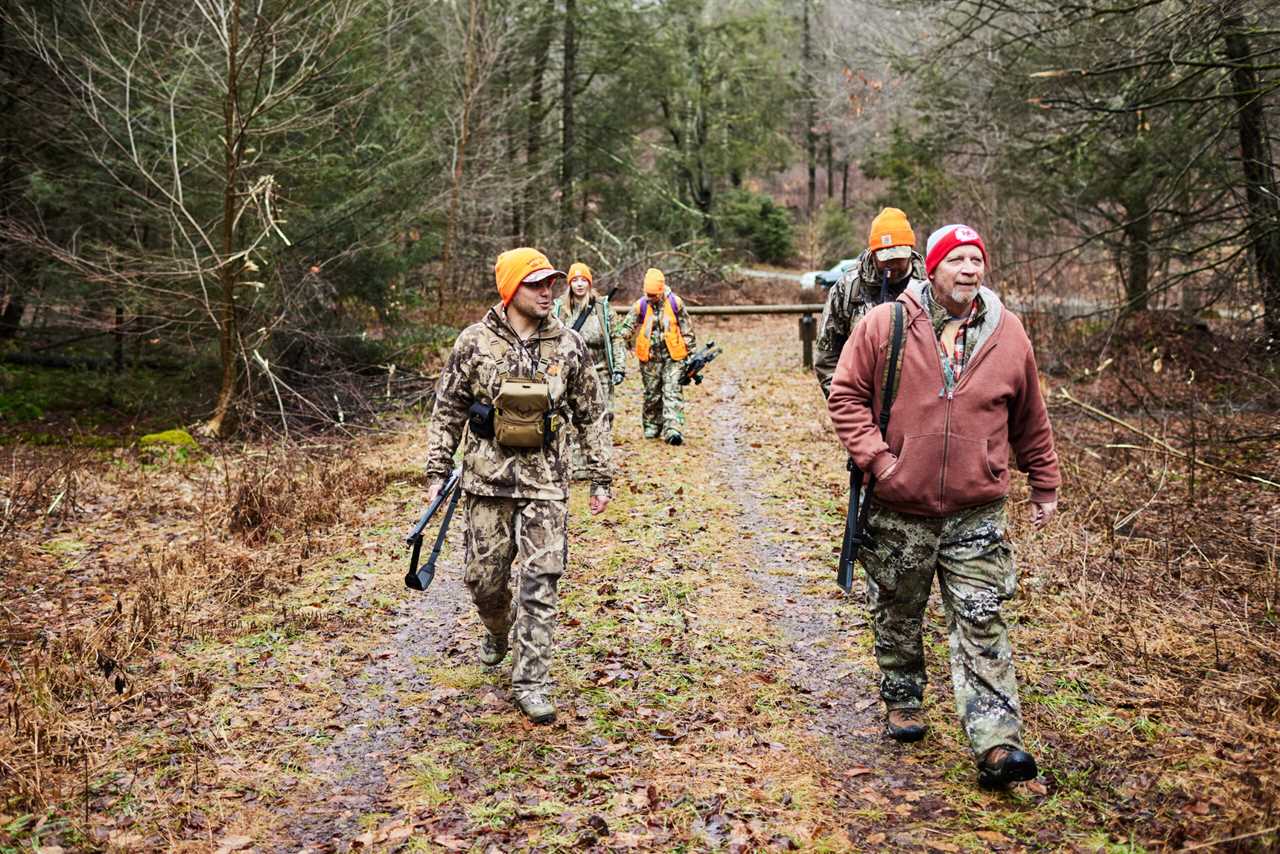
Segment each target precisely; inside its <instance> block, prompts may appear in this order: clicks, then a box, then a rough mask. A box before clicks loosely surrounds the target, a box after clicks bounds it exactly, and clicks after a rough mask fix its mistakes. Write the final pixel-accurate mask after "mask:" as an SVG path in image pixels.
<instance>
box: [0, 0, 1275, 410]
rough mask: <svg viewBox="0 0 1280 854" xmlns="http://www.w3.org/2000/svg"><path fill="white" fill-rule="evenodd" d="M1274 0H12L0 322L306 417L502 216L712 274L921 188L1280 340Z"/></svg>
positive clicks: (401, 354) (1011, 259)
mask: <svg viewBox="0 0 1280 854" xmlns="http://www.w3.org/2000/svg"><path fill="white" fill-rule="evenodd" d="M1266 9H1267V4H1265V3H1262V2H1247V1H1246V2H1235V0H1232V1H1231V2H1178V3H1172V2H1137V3H1132V4H1110V3H1084V4H1067V5H1062V4H1059V3H1035V2H1025V3H1004V2H986V0H983V1H982V2H972V0H948V1H947V2H922V3H913V4H890V5H884V6H882V5H878V4H875V3H863V2H855V0H829V2H818V0H787V2H774V0H734V2H710V0H672V2H660V3H646V4H628V3H619V2H614V0H536V2H533V1H532V0H531V2H506V0H465V2H463V0H460V1H459V2H424V3H415V4H405V3H392V2H385V0H258V2H250V0H194V2H191V3H175V2H165V0H128V2H125V0H49V2H39V3H34V2H21V0H4V2H3V3H2V4H0V27H2V29H0V75H3V81H4V85H3V98H4V110H3V113H2V114H0V186H2V187H3V193H2V194H0V205H2V208H0V237H2V238H3V244H2V246H0V318H2V320H0V337H3V339H4V345H3V346H4V348H5V350H4V352H5V353H6V356H7V358H8V359H9V361H10V362H11V363H13V362H14V361H23V360H25V362H26V363H28V364H30V363H36V364H46V365H47V364H53V363H56V362H57V361H58V359H63V360H67V359H70V360H72V361H78V362H79V363H81V364H85V365H90V366H99V365H101V366H106V367H112V366H113V367H114V368H115V369H116V370H120V369H122V368H128V367H153V368H158V369H166V370H171V371H178V372H180V373H179V375H180V376H183V377H185V378H184V379H182V380H180V381H176V382H175V384H176V385H178V386H181V387H183V388H184V389H186V390H188V391H190V392H191V393H192V400H191V403H192V405H193V406H194V407H195V409H196V410H198V411H199V412H201V413H203V414H202V416H201V418H202V420H203V422H204V425H205V428H206V429H207V430H208V431H209V432H211V433H213V434H216V435H229V434H230V433H231V432H233V431H234V430H235V429H236V427H237V426H238V425H239V424H242V423H243V422H244V420H245V418H246V417H249V418H250V419H251V420H255V421H260V420H263V419H265V420H266V421H270V422H271V423H272V424H274V425H275V426H274V428H273V429H280V427H281V426H282V424H281V421H280V419H281V418H282V417H283V418H284V419H285V422H286V426H285V429H287V422H289V421H295V422H299V421H300V422H310V423H316V422H333V421H336V420H339V419H340V418H343V419H345V418H347V417H349V416H351V415H353V414H354V413H355V412H356V411H358V410H360V408H361V406H362V404H363V403H365V402H366V398H367V395H366V394H365V393H363V392H361V391H360V389H359V383H358V382H352V381H348V380H344V379H341V378H340V375H344V374H348V373H350V371H352V370H354V371H356V372H357V373H359V372H360V371H365V372H366V373H368V372H376V371H377V370H381V371H382V372H383V373H384V374H385V373H386V372H387V371H389V370H390V368H389V367H388V366H390V365H392V364H397V365H399V366H400V367H401V368H402V369H403V368H404V367H406V366H411V365H413V364H414V363H415V360H416V359H418V358H420V357H421V356H422V354H423V352H425V350H430V349H431V348H432V345H433V344H435V343H438V341H437V340H436V338H438V337H439V335H445V336H447V334H448V333H447V329H444V328H440V329H438V328H437V325H439V324H448V323H450V322H452V321H454V320H456V319H457V318H456V317H455V314H454V312H455V311H456V308H457V306H458V305H459V304H460V303H461V302H469V301H473V300H478V299H480V298H482V297H486V296H487V291H488V288H489V281H488V279H489V274H488V269H489V265H490V264H491V261H492V258H493V257H494V256H495V255H496V254H497V252H499V251H500V250H501V249H502V248H504V247H509V246H511V245H515V244H524V243H533V244H536V245H538V246H541V247H543V248H544V249H546V250H547V251H548V252H549V253H550V254H551V255H552V256H553V258H555V259H556V260H557V261H558V262H560V263H563V264H567V263H569V262H570V261H571V260H574V259H581V260H585V261H587V262H588V263H589V264H591V265H593V266H594V267H595V268H597V269H598V270H599V271H600V272H602V273H603V274H604V276H605V279H606V280H607V279H609V277H610V276H614V277H616V280H615V281H613V282H612V284H625V283H626V282H627V281H629V280H628V278H627V275H626V274H627V272H628V271H631V270H633V269H634V268H636V267H643V266H644V265H646V264H648V263H663V264H665V265H667V266H668V267H669V268H673V269H674V272H675V274H676V278H675V281H676V282H677V283H681V282H682V275H683V274H685V273H687V274H688V276H687V277H686V279H687V280H686V281H684V282H683V284H684V286H685V287H686V289H688V288H690V287H692V286H693V284H694V280H695V279H696V278H697V277H703V278H705V277H706V276H707V275H712V276H715V275H717V274H718V273H719V272H721V268H722V266H723V265H724V264H725V263H726V262H729V261H757V262H769V263H774V264H784V265H792V266H796V267H804V268H816V267H822V266H826V265H828V264H829V263H831V262H833V261H835V260H837V259H839V258H843V257H851V256H852V255H854V254H856V252H857V251H858V250H859V249H860V248H861V244H862V241H863V239H864V238H863V235H864V232H865V229H866V223H867V221H868V219H869V217H870V216H871V215H872V214H874V212H875V210H876V209H877V207H878V206H879V205H881V204H895V205H898V206H900V207H903V208H904V209H906V210H907V212H908V214H909V215H910V216H911V217H912V219H913V221H914V222H915V223H916V226H917V234H918V235H919V236H920V238H921V240H922V241H923V237H924V236H925V235H926V234H927V232H928V230H929V229H931V228H932V227H935V226H937V225H939V224H941V223H943V222H946V221H951V220H964V221H968V222H973V223H974V224H975V225H977V226H978V227H979V228H982V229H984V230H985V231H987V232H988V233H989V234H990V235H991V239H990V240H989V242H990V243H992V244H993V246H994V249H995V259H996V271H995V276H994V281H995V282H996V283H997V284H999V285H1000V286H1001V287H1002V288H1004V289H1006V290H1008V291H1012V292H1019V293H1024V294H1037V295H1039V296H1040V297H1041V298H1044V297H1052V298H1062V299H1082V300H1085V302H1082V303H1080V305H1084V306H1087V307H1088V309H1089V310H1088V311H1086V312H1083V313H1091V312H1093V311H1096V312H1097V316H1098V317H1099V318H1100V319H1102V320H1104V321H1110V320H1114V319H1115V318H1116V317H1117V316H1119V315H1120V314H1123V313H1134V312H1143V311H1147V310H1149V309H1161V310H1165V309H1177V310H1178V311H1179V312H1180V313H1181V316H1182V317H1183V318H1184V319H1187V320H1192V321H1196V322H1199V321H1200V320H1203V319H1204V318H1205V317H1207V316H1212V317H1215V318H1228V319H1229V320H1230V321H1231V323H1230V324H1229V326H1230V330H1229V334H1230V335H1232V336H1233V337H1238V338H1241V339H1248V340H1249V341H1251V342H1252V343H1253V344H1254V345H1256V346H1257V347H1259V348H1261V349H1262V350H1263V351H1268V352H1273V351H1274V343H1273V342H1274V339H1275V338H1276V337H1277V335H1278V334H1280V197H1278V196H1277V177H1276V164H1275V158H1274V154H1273V136H1274V130H1273V128H1274V126H1275V117H1274V112H1275V108H1276V85H1277V83H1276V81H1277V74H1276V69H1277V55H1278V50H1280V31H1278V30H1277V29H1276V27H1275V26H1274V17H1273V16H1270V15H1268V14H1266ZM698 280H699V281H700V280H701V279H698ZM612 284H611V285H610V286H612ZM433 336H435V337H433ZM424 348H425V350H424ZM37 355H38V356H39V358H36V356H37ZM376 366H383V367H382V368H381V369H376ZM339 369H341V370H339ZM403 375H404V374H403V373H402V376H403ZM384 378H385V377H384ZM28 403H29V404H30V406H34V407H39V406H40V403H39V401H34V402H30V401H29V402H28ZM17 405H18V404H17V403H16V402H10V403H9V404H8V406H9V407H10V409H12V408H14V407H16V406H17ZM18 414H20V413H18Z"/></svg>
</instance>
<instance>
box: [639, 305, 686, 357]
mask: <svg viewBox="0 0 1280 854" xmlns="http://www.w3.org/2000/svg"><path fill="white" fill-rule="evenodd" d="M636 311H638V312H640V322H641V323H642V324H643V326H642V327H641V329H640V334H639V335H637V336H636V351H635V352H636V358H637V359H639V360H640V361H641V362H647V361H649V355H650V354H649V335H650V333H652V332H653V319H654V317H655V316H656V313H655V312H652V311H649V300H648V299H646V298H645V297H641V298H640V301H639V302H638V303H636ZM662 313H663V315H664V320H665V321H666V324H667V329H666V331H665V332H663V333H662V340H663V341H664V342H666V345H667V353H668V354H669V355H670V356H671V358H672V359H675V360H676V361H677V362H678V361H680V360H681V359H683V358H685V357H686V356H688V355H689V348H688V347H687V346H686V345H685V343H684V335H682V334H680V322H679V321H678V320H676V295H675V294H673V293H668V294H667V298H666V299H665V300H663V301H662Z"/></svg>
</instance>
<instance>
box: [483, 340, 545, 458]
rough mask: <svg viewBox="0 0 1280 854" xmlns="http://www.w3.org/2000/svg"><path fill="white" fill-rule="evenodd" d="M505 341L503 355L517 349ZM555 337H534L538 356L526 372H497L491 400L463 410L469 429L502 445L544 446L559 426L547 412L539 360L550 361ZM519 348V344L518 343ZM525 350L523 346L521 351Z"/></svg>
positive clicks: (542, 370)
mask: <svg viewBox="0 0 1280 854" xmlns="http://www.w3.org/2000/svg"><path fill="white" fill-rule="evenodd" d="M503 343H504V344H506V345H507V346H506V352H504V353H503V354H501V356H498V354H496V353H495V354H492V355H495V356H498V358H499V359H501V358H502V356H506V355H507V354H508V353H510V352H512V351H515V350H517V349H518V348H517V346H516V345H512V344H511V343H510V342H506V341H504V342H503ZM555 343H556V342H555V339H547V338H542V339H540V340H539V341H538V357H537V360H536V361H535V362H534V364H533V369H532V370H531V371H530V372H529V376H527V377H526V376H522V375H521V374H520V372H515V373H513V372H511V371H505V372H503V373H501V374H499V377H498V378H499V385H498V393H497V394H496V395H495V396H494V398H493V403H492V404H488V403H480V402H478V401H477V402H475V403H473V404H471V407H470V409H469V410H468V413H467V422H468V424H469V425H470V427H471V432H472V433H473V434H474V435H476V436H477V437H479V438H481V439H493V440H494V441H496V442H497V443H498V444H499V445H501V446H503V447H504V448H522V449H523V448H545V447H548V446H549V445H550V444H551V442H552V440H553V439H554V438H555V434H556V432H557V431H558V430H559V426H560V425H559V424H558V423H557V421H558V419H557V418H556V417H555V416H553V415H552V414H551V385H550V383H549V382H548V381H547V373H546V371H545V370H544V369H543V364H544V363H546V362H549V361H550V358H549V357H550V355H551V352H552V348H554V346H555ZM520 349H523V344H522V345H521V346H520ZM525 352H527V350H526V351H525Z"/></svg>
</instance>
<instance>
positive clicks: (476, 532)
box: [463, 493, 569, 695]
mask: <svg viewBox="0 0 1280 854" xmlns="http://www.w3.org/2000/svg"><path fill="white" fill-rule="evenodd" d="M464 498H465V501H464V502H463V510H464V512H465V513H466V517H467V533H466V550H467V566H466V571H465V574H464V580H465V581H466V585H467V589H468V590H469V591H470V592H471V599H472V601H473V602H475V603H476V610H477V611H479V612H480V619H481V621H482V622H483V623H484V625H485V628H487V629H488V630H489V632H490V633H491V634H493V635H496V636H498V637H502V636H503V635H505V634H506V633H507V632H508V631H509V630H510V629H511V624H512V622H513V621H514V622H515V637H514V638H513V639H512V644H511V649H512V653H511V656H512V661H511V688H512V691H514V692H515V693H516V694H517V695H519V694H523V693H527V692H532V691H544V690H546V689H547V688H549V687H550V679H549V677H548V670H549V669H550V664H551V639H552V635H553V634H554V631H555V622H556V605H557V592H556V584H557V582H559V580H560V575H561V573H563V572H564V567H565V561H566V560H567V558H568V556H569V540H568V537H567V536H566V525H567V522H568V517H569V506H568V504H567V503H566V502H564V501H536V500H531V499H520V498H488V497H485V496H482V495H472V494H471V493H466V495H465V496H464ZM513 575H514V576H515V584H516V589H517V594H516V601H517V602H518V604H519V608H518V609H517V608H513V607H512V597H511V582H512V576H513Z"/></svg>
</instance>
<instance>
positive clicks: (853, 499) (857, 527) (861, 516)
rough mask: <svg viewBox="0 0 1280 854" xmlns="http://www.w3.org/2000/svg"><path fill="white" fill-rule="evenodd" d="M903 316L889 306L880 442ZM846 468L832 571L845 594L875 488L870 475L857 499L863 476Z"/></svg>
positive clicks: (896, 366) (895, 371)
mask: <svg viewBox="0 0 1280 854" xmlns="http://www.w3.org/2000/svg"><path fill="white" fill-rule="evenodd" d="M905 313H906V309H905V307H904V306H903V305H902V303H900V302H894V303H893V336H892V338H891V339H890V343H889V362H888V365H887V370H886V371H885V381H884V390H883V395H882V397H881V398H880V400H881V404H880V418H879V421H878V425H877V426H878V427H879V428H880V437H881V438H885V437H886V436H887V435H888V432H889V411H890V410H891V409H892V408H893V398H894V386H895V385H896V383H897V380H898V374H899V368H900V364H899V363H900V362H901V360H902V346H903V339H904V337H905V335H904V326H905V323H904V316H905ZM847 466H848V468H849V511H848V514H847V515H846V516H845V529H844V542H843V543H841V546H840V565H839V566H838V567H837V568H836V583H837V584H838V585H840V588H841V589H842V590H844V592H846V593H848V592H850V590H852V588H853V562H854V561H855V560H857V559H858V552H859V551H860V550H861V548H862V544H863V543H864V542H866V541H867V540H868V539H869V537H868V536H867V533H866V531H867V518H868V516H869V515H870V512H871V493H872V491H874V490H875V488H876V479H875V476H874V475H872V476H871V477H869V478H866V481H867V491H866V494H865V495H860V494H859V493H860V492H861V491H862V481H863V473H862V471H861V470H860V469H859V468H858V467H857V466H856V465H854V464H853V460H852V459H851V460H849V461H848V463H847Z"/></svg>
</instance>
